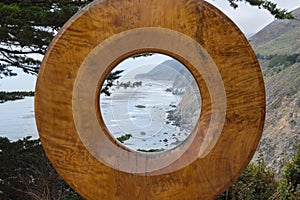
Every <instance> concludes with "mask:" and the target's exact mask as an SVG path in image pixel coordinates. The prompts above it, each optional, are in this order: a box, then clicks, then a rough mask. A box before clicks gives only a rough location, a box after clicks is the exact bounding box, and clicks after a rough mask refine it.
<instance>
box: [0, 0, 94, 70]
mask: <svg viewBox="0 0 300 200" xmlns="http://www.w3.org/2000/svg"><path fill="white" fill-rule="evenodd" d="M91 1H92V0H81V1H79V0H76V1H73V0H43V1H31V0H25V1H19V0H9V1H8V0H1V1H0V75H1V74H2V75H4V76H13V75H16V73H13V72H12V71H11V69H9V68H10V67H17V68H21V69H23V71H24V72H26V73H30V74H37V72H38V69H39V67H40V59H36V58H35V57H36V56H37V55H39V56H40V57H41V56H43V55H44V54H45V52H46V50H47V47H48V45H49V43H50V42H51V41H52V39H53V37H54V35H55V33H56V32H57V31H58V30H59V29H60V28H61V27H62V26H63V24H64V23H65V22H66V21H67V20H68V19H69V18H70V17H71V16H72V15H74V14H75V13H76V12H77V11H78V10H79V9H80V8H82V7H83V6H84V5H86V4H87V3H89V2H91Z"/></svg>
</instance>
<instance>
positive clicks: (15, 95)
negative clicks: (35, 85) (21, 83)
mask: <svg viewBox="0 0 300 200" xmlns="http://www.w3.org/2000/svg"><path fill="white" fill-rule="evenodd" d="M25 96H34V92H32V91H30V92H20V91H17V92H5V91H0V103H4V102H6V101H13V100H18V99H24V97H25Z"/></svg>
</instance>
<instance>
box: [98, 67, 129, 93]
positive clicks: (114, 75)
mask: <svg viewBox="0 0 300 200" xmlns="http://www.w3.org/2000/svg"><path fill="white" fill-rule="evenodd" d="M123 71H124V70H116V71H114V72H110V73H109V74H108V75H107V77H106V79H105V81H104V83H103V85H102V88H101V91H100V93H103V94H105V95H106V96H110V95H111V92H110V91H109V89H110V88H111V87H112V86H113V85H114V82H115V80H117V79H119V78H120V77H121V75H120V74H121V73H122V72H123Z"/></svg>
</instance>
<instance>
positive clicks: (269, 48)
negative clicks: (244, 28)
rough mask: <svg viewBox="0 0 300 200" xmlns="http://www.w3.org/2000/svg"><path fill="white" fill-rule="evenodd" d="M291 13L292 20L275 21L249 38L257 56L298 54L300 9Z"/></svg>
mask: <svg viewBox="0 0 300 200" xmlns="http://www.w3.org/2000/svg"><path fill="white" fill-rule="evenodd" d="M292 13H293V15H294V17H295V19H294V20H287V19H285V20H275V21H273V22H272V23H270V24H269V25H268V26H266V27H265V28H263V29H262V30H261V31H259V32H258V33H257V34H255V35H254V36H252V37H251V38H250V41H251V44H252V46H253V47H254V49H255V51H256V53H257V54H260V55H264V56H265V55H270V53H271V54H273V55H274V54H282V53H295V52H300V23H299V21H300V8H298V9H296V10H294V11H293V12H292Z"/></svg>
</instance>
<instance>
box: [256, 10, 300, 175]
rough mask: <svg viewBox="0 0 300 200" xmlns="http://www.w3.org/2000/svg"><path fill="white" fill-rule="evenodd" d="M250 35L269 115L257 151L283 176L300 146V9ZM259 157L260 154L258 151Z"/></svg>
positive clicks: (268, 164)
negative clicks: (263, 81)
mask: <svg viewBox="0 0 300 200" xmlns="http://www.w3.org/2000/svg"><path fill="white" fill-rule="evenodd" d="M293 15H294V16H295V18H296V19H295V20H276V21H274V22H272V23H271V24H269V25H268V26H266V27H265V28H263V29H262V30H261V31H259V32H258V33H257V34H256V35H254V36H252V37H251V38H250V43H251V45H252V46H253V49H254V51H255V52H256V54H257V57H258V59H259V62H260V65H261V68H262V71H263V74H264V80H265V85H266V95H267V114H266V121H265V128H264V133H263V137H262V139H261V142H260V146H259V149H258V151H261V152H262V153H263V155H264V158H265V161H266V163H267V166H269V167H271V168H273V169H274V170H275V172H276V174H277V176H280V174H281V173H282V170H283V167H282V166H283V165H284V164H285V162H286V161H287V160H289V159H291V157H292V156H293V155H294V154H295V152H296V149H297V145H298V148H299V145H300V8H298V9H296V10H294V11H293ZM256 157H257V154H256Z"/></svg>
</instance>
